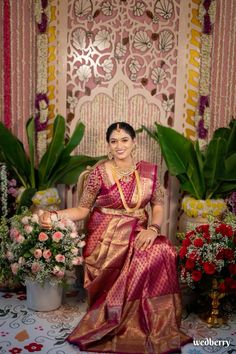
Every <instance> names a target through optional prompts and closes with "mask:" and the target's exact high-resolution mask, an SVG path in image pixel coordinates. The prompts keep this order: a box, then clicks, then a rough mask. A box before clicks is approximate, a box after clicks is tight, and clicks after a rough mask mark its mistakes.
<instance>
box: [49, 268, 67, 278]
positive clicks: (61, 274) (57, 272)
mask: <svg viewBox="0 0 236 354" xmlns="http://www.w3.org/2000/svg"><path fill="white" fill-rule="evenodd" d="M52 272H53V274H54V275H55V276H56V277H58V278H63V277H64V275H65V272H64V270H63V269H61V268H60V267H58V266H55V267H54V268H53V271H52Z"/></svg>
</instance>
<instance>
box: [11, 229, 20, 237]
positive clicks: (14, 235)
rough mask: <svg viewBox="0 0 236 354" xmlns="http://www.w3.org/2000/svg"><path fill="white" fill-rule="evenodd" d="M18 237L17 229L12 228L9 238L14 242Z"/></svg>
mask: <svg viewBox="0 0 236 354" xmlns="http://www.w3.org/2000/svg"><path fill="white" fill-rule="evenodd" d="M18 235H19V231H18V230H17V229H15V228H12V229H11V230H10V237H11V239H12V240H14V239H15V238H16V237H17V236H18Z"/></svg>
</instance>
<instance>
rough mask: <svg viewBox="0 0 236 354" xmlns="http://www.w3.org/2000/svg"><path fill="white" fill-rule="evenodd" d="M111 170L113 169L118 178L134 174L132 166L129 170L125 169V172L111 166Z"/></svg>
mask: <svg viewBox="0 0 236 354" xmlns="http://www.w3.org/2000/svg"><path fill="white" fill-rule="evenodd" d="M113 168H114V169H115V171H116V173H117V174H118V175H119V176H129V175H131V174H132V173H134V171H135V169H136V167H135V166H134V165H132V166H131V167H130V168H128V169H126V170H121V169H120V167H118V166H117V165H113Z"/></svg>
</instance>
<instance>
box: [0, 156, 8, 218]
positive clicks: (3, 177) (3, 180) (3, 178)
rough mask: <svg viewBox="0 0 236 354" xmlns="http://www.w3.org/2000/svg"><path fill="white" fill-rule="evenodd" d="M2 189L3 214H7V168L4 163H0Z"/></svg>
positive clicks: (0, 213) (0, 186) (1, 213)
mask: <svg viewBox="0 0 236 354" xmlns="http://www.w3.org/2000/svg"><path fill="white" fill-rule="evenodd" d="M0 189H1V210H0V211H1V212H0V215H1V216H7V169H6V165H5V164H4V163H1V164H0Z"/></svg>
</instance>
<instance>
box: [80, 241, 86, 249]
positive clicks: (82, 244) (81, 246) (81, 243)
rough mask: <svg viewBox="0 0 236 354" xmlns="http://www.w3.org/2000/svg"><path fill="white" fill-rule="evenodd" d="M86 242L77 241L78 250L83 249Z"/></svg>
mask: <svg viewBox="0 0 236 354" xmlns="http://www.w3.org/2000/svg"><path fill="white" fill-rule="evenodd" d="M85 244H86V242H85V241H79V243H78V246H79V247H80V248H83V247H84V246H85Z"/></svg>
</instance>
